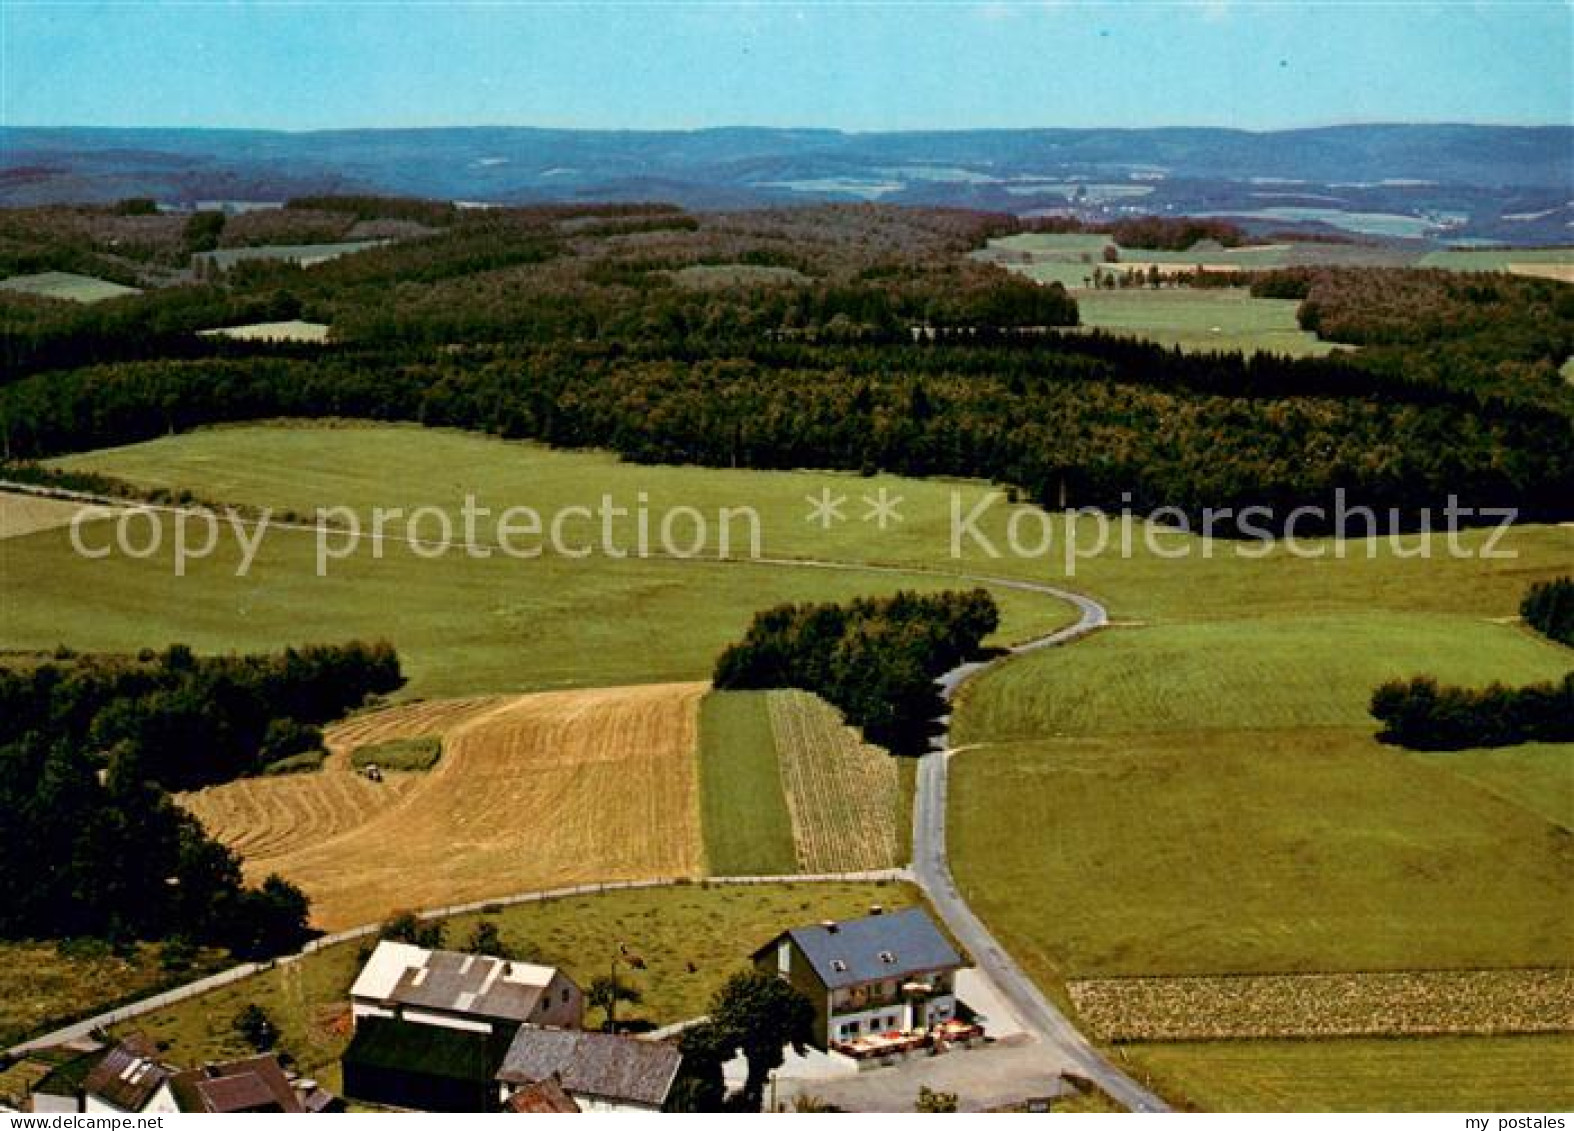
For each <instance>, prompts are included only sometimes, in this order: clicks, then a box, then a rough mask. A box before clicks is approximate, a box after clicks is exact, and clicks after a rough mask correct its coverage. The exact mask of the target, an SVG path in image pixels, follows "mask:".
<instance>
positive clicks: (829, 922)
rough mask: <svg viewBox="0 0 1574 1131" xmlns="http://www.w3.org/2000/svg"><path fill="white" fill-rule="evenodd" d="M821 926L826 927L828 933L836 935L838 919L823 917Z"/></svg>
mask: <svg viewBox="0 0 1574 1131" xmlns="http://www.w3.org/2000/svg"><path fill="white" fill-rule="evenodd" d="M820 926H822V927H824V928H825V930H826V933H828V934H832V935H834V934H835V933H836V920H835V919H822V920H820Z"/></svg>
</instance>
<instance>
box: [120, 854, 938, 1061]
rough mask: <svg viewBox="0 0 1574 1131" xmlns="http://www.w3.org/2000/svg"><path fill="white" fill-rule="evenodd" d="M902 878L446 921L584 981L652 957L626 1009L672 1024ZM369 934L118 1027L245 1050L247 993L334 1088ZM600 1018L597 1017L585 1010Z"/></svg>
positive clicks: (182, 1044) (175, 1056) (656, 892)
mask: <svg viewBox="0 0 1574 1131" xmlns="http://www.w3.org/2000/svg"><path fill="white" fill-rule="evenodd" d="M920 898H921V897H920V896H919V894H918V892H917V890H916V889H915V888H913V887H912V886H910V885H908V884H901V883H799V884H794V883H783V884H763V885H749V886H746V887H722V886H707V885H705V884H704V883H693V884H685V885H678V886H672V887H664V888H654V889H645V890H633V891H619V892H612V893H607V894H604V895H583V896H572V897H565V898H561V899H551V900H544V901H539V902H531V903H522V904H515V905H512V906H508V907H503V908H499V909H498V910H497V911H495V912H490V913H489V912H482V913H477V914H470V915H462V916H457V917H454V918H451V919H447V920H444V926H445V942H446V944H447V945H449V946H452V947H459V946H463V945H464V943H465V940H466V939H467V938H468V937H469V935H470V933H471V932H472V931H473V930H474V929H475V926H476V924H477V923H478V922H480V921H482V920H486V921H489V922H491V923H493V924H495V925H496V926H497V928H498V930H499V932H500V934H501V937H502V940H503V944H504V946H505V947H506V948H507V949H508V951H509V952H510V953H511V954H512V955H514V956H515V957H516V958H518V959H520V960H522V961H526V962H538V963H545V964H551V965H556V966H560V967H561V968H562V969H563V970H564V971H565V972H567V974H568V975H569V976H570V977H572V978H574V979H575V980H576V981H577V982H579V984H580V985H582V986H588V985H589V984H590V982H591V980H592V979H594V978H595V977H597V976H599V975H605V974H606V972H607V967H608V964H609V963H610V962H611V960H612V955H613V954H614V952H615V951H616V947H617V944H618V943H619V942H622V943H624V944H625V945H626V946H627V947H628V949H629V951H630V952H632V953H634V954H637V955H639V956H640V957H641V958H642V959H643V960H644V962H645V967H644V968H643V969H641V970H633V969H629V968H628V967H624V969H623V970H622V971H620V973H619V978H620V979H621V980H622V981H624V982H625V984H633V985H634V986H636V987H637V988H638V990H639V992H640V994H641V997H642V999H643V1000H642V1001H641V1002H640V1003H639V1004H637V1005H622V1006H620V1007H619V1016H620V1019H625V1020H628V1019H636V1018H637V1019H642V1020H644V1021H647V1022H649V1023H650V1024H652V1025H669V1024H672V1023H674V1022H677V1021H682V1020H685V1019H688V1018H692V1017H698V1016H700V1015H701V1014H703V1013H704V1012H705V1009H706V1007H707V1006H708V1004H709V1002H710V998H711V995H712V994H713V993H714V992H715V991H716V989H717V988H718V987H719V986H720V985H721V984H722V983H723V982H724V981H726V979H727V977H728V976H729V975H730V974H732V973H733V972H735V971H736V970H738V969H740V968H743V967H745V966H747V965H748V962H749V955H750V954H751V952H752V951H753V950H754V949H755V948H756V947H758V946H762V945H764V944H765V943H766V942H768V941H770V939H771V938H772V937H773V936H774V935H775V934H776V933H777V932H779V931H780V930H781V929H782V926H783V925H784V924H797V923H816V922H820V921H821V920H824V919H831V918H837V919H841V918H851V917H855V916H858V915H864V914H867V913H868V910H869V908H870V907H871V906H872V905H874V904H880V905H881V906H883V907H886V908H888V909H892V910H897V909H900V908H902V907H908V906H913V905H915V904H918V903H919V902H920ZM367 945H368V944H367V943H364V942H360V943H358V942H349V943H341V944H339V945H337V946H332V947H328V948H325V949H323V950H319V951H316V952H314V953H313V954H311V955H310V956H308V957H306V958H304V959H301V960H299V961H297V962H292V963H288V964H284V965H278V966H274V967H272V968H271V969H268V970H265V971H263V972H262V973H260V974H257V975H255V976H253V977H250V978H246V979H244V980H242V981H240V982H236V983H233V984H231V985H228V986H224V987H221V988H219V989H216V990H213V991H211V992H209V993H206V994H203V995H201V996H199V997H195V998H192V999H189V1000H187V1001H183V1002H179V1003H177V1004H175V1005H171V1006H167V1007H165V1008H163V1009H160V1010H157V1011H155V1012H153V1013H150V1014H147V1015H145V1016H143V1017H139V1018H137V1019H135V1020H133V1021H130V1022H126V1023H125V1024H123V1025H121V1026H120V1027H118V1029H117V1030H116V1032H117V1033H122V1034H123V1033H127V1032H131V1031H141V1032H143V1033H146V1034H147V1035H148V1036H149V1037H151V1038H152V1039H154V1040H156V1041H159V1042H161V1043H167V1045H168V1049H167V1051H168V1054H169V1056H170V1059H172V1060H174V1061H176V1062H177V1063H197V1064H200V1063H202V1062H204V1061H209V1060H222V1059H226V1058H232V1057H236V1056H243V1055H247V1054H248V1053H249V1049H248V1047H247V1046H246V1045H245V1044H244V1043H243V1042H242V1041H241V1039H240V1037H239V1035H238V1034H237V1033H236V1032H235V1031H234V1028H233V1025H232V1022H233V1020H234V1018H235V1016H236V1015H237V1014H238V1013H239V1012H240V1011H241V1010H242V1009H244V1008H245V1007H246V1006H247V1005H249V1004H257V1005H260V1006H262V1007H263V1008H264V1009H266V1010H267V1012H268V1014H269V1016H270V1017H271V1018H272V1019H273V1020H274V1022H275V1024H277V1025H278V1027H279V1029H280V1032H281V1038H280V1048H281V1049H282V1050H283V1051H285V1052H288V1053H289V1054H290V1056H291V1057H293V1058H294V1061H295V1067H296V1068H297V1070H299V1071H300V1072H302V1073H303V1074H305V1075H307V1076H311V1077H313V1078H315V1079H317V1080H318V1081H319V1082H320V1083H321V1084H322V1085H323V1086H324V1087H326V1088H328V1089H330V1090H337V1089H338V1086H339V1084H340V1079H339V1056H340V1054H341V1053H342V1052H343V1051H344V1048H345V1046H346V1045H347V1044H348V1043H349V1039H350V1027H349V1017H348V1015H349V990H350V985H351V983H352V982H353V981H354V978H355V975H356V973H357V972H358V971H359V969H360V965H361V956H362V953H363V949H364V948H365V947H366V946H367ZM590 1020H591V1022H592V1023H594V1021H595V1018H594V1016H593V1017H592V1018H591V1019H590Z"/></svg>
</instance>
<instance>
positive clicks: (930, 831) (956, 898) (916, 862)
mask: <svg viewBox="0 0 1574 1131" xmlns="http://www.w3.org/2000/svg"><path fill="white" fill-rule="evenodd" d="M990 580H991V582H992V583H994V584H1009V585H1010V586H1011V587H1012V588H1021V589H1028V590H1031V591H1033V592H1037V593H1043V594H1045V595H1046V596H1051V597H1058V598H1059V599H1061V600H1063V601H1069V602H1070V603H1071V604H1073V605H1075V606H1076V607H1077V610H1078V612H1079V613H1080V614H1081V616H1080V618H1079V619H1078V620H1077V622H1076V623H1075V624H1073V625H1071V626H1069V627H1067V628H1063V629H1061V630H1060V631H1059V632H1052V633H1050V634H1049V635H1048V636H1042V637H1039V638H1038V639H1037V640H1033V641H1030V642H1029V643H1027V644H1022V645H1019V646H1018V647H1016V648H1013V649H1011V652H1010V655H1020V654H1022V653H1024V652H1032V651H1036V650H1037V649H1040V648H1053V647H1055V646H1057V645H1060V644H1067V643H1070V642H1071V641H1073V640H1078V639H1080V638H1081V637H1083V636H1086V635H1087V634H1088V633H1090V632H1092V631H1094V630H1095V629H1098V628H1101V627H1103V626H1104V625H1106V624H1108V623H1109V615H1108V613H1107V612H1106V611H1105V609H1104V606H1103V605H1100V604H1099V603H1098V602H1097V601H1094V600H1093V599H1092V598H1090V597H1085V596H1083V595H1082V594H1080V593H1071V592H1067V591H1066V590H1062V589H1055V588H1053V587H1051V586H1048V585H1038V584H1036V583H1033V582H1010V583H1004V582H1000V581H997V580H995V579H990ZM1010 655H1008V656H1007V657H1003V659H1009V658H1010ZM999 662H1001V660H995V661H985V662H975V663H970V664H963V665H962V666H961V667H958V668H956V669H955V670H953V671H950V672H947V673H946V674H945V675H944V676H943V677H941V679H940V681H939V683H940V687H941V693H942V694H943V695H944V697H945V700H946V702H947V703H948V704H949V703H950V702H951V701H952V700H953V699H954V698H955V696H956V693H957V691H958V690H959V689H960V688H961V687H962V685H963V684H964V683H966V682H967V680H968V679H970V678H972V677H973V676H975V675H977V674H978V673H979V672H981V671H984V670H985V669H987V668H989V667H990V666H992V664H994V663H999ZM945 722H946V730H945V732H944V733H943V734H942V735H941V736H940V738H939V739H937V749H935V750H933V751H931V752H930V753H928V754H926V755H924V756H923V758H921V759H920V760H919V763H918V794H917V797H916V798H915V800H914V804H913V874H914V875H915V876H916V877H917V880H918V884H919V886H920V887H922V888H923V889H924V892H925V894H926V895H928V896H929V900H930V902H931V903H932V904H934V907H935V910H936V911H938V912H939V913H940V917H941V918H942V919H944V920H945V923H946V926H947V927H949V928H950V929H951V933H952V934H953V935H955V936H956V938H957V941H958V942H960V943H961V944H962V945H963V946H964V947H965V948H966V949H967V950H968V951H969V952H970V953H971V954H972V956H973V960H974V961H975V962H976V963H977V964H978V966H979V968H980V969H982V970H983V972H984V973H985V974H987V975H988V976H989V978H990V980H991V981H993V982H994V983H995V986H996V987H997V988H998V989H999V991H1000V993H1001V995H1002V996H1003V997H1004V998H1005V999H1006V1000H1007V1001H1008V1002H1009V1003H1010V1005H1011V1007H1012V1008H1013V1009H1014V1010H1015V1011H1016V1013H1017V1016H1018V1017H1019V1018H1020V1019H1021V1021H1022V1023H1023V1024H1024V1025H1025V1026H1027V1027H1028V1028H1029V1029H1031V1030H1032V1031H1033V1032H1034V1033H1036V1034H1037V1035H1038V1037H1039V1039H1040V1040H1041V1041H1043V1042H1044V1043H1045V1044H1046V1045H1048V1046H1050V1047H1051V1048H1052V1049H1053V1050H1054V1051H1055V1052H1056V1053H1058V1054H1059V1055H1060V1056H1062V1057H1064V1058H1065V1059H1066V1060H1067V1061H1069V1062H1071V1063H1072V1064H1074V1065H1076V1066H1077V1068H1078V1069H1079V1070H1080V1071H1081V1072H1082V1074H1083V1075H1084V1076H1086V1077H1087V1078H1088V1079H1090V1080H1092V1081H1094V1082H1095V1083H1096V1084H1098V1085H1099V1087H1101V1088H1103V1089H1104V1090H1105V1091H1106V1092H1108V1093H1109V1094H1110V1095H1111V1096H1113V1097H1114V1098H1115V1099H1116V1100H1118V1101H1120V1102H1121V1103H1122V1104H1125V1105H1126V1106H1127V1107H1128V1108H1130V1109H1131V1110H1132V1111H1142V1112H1153V1111H1168V1110H1169V1108H1168V1107H1167V1106H1166V1105H1165V1103H1164V1101H1163V1100H1161V1099H1159V1097H1158V1096H1156V1095H1154V1094H1153V1093H1152V1092H1150V1091H1148V1090H1147V1089H1146V1088H1144V1087H1142V1086H1141V1085H1140V1084H1138V1083H1137V1082H1136V1081H1135V1080H1132V1079H1131V1078H1130V1077H1129V1076H1127V1075H1126V1074H1125V1073H1124V1072H1122V1071H1121V1070H1120V1069H1118V1068H1116V1067H1115V1065H1113V1064H1111V1063H1110V1062H1109V1061H1108V1060H1106V1059H1105V1058H1104V1056H1103V1055H1102V1054H1100V1053H1099V1051H1098V1050H1097V1049H1095V1048H1094V1047H1093V1046H1092V1044H1090V1043H1089V1042H1088V1040H1087V1038H1085V1037H1084V1036H1083V1035H1082V1034H1081V1033H1079V1032H1077V1029H1076V1027H1075V1026H1074V1025H1072V1024H1071V1022H1070V1021H1068V1020H1067V1019H1066V1016H1065V1014H1063V1013H1061V1012H1060V1010H1059V1009H1057V1008H1055V1006H1054V1004H1053V1003H1052V1002H1050V1000H1049V999H1048V998H1046V997H1045V996H1044V994H1043V993H1042V992H1041V991H1040V990H1039V988H1038V987H1037V986H1036V985H1034V984H1033V981H1032V979H1030V978H1029V977H1028V976H1027V975H1026V974H1025V973H1023V971H1022V968H1021V967H1020V966H1018V965H1017V963H1016V961H1015V960H1014V959H1013V958H1012V957H1011V955H1010V954H1008V953H1007V952H1006V949H1005V947H1003V946H1001V945H1000V942H999V941H998V940H997V939H996V938H995V936H994V935H992V934H991V933H990V931H989V928H988V927H986V926H984V924H983V922H982V921H981V920H980V919H979V918H978V916H977V915H975V914H974V913H973V909H972V908H971V907H969V906H968V905H967V901H966V900H965V899H963V898H962V893H961V892H959V891H958V890H957V887H956V880H955V879H954V878H952V875H951V864H950V859H949V857H948V856H947V854H946V776H947V775H946V771H947V768H948V766H949V763H950V757H951V752H950V717H949V716H947V718H946V720H945Z"/></svg>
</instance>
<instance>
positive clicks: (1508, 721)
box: [1371, 672, 1574, 750]
mask: <svg viewBox="0 0 1574 1131" xmlns="http://www.w3.org/2000/svg"><path fill="white" fill-rule="evenodd" d="M1371 711H1372V715H1373V717H1374V718H1376V719H1377V720H1378V721H1379V722H1380V723H1382V724H1383V730H1382V733H1381V734H1380V735H1379V736H1378V737H1379V738H1381V739H1382V740H1383V741H1384V742H1392V743H1394V744H1395V745H1398V746H1405V747H1409V748H1410V749H1412V750H1465V749H1469V748H1471V747H1477V746H1514V745H1517V744H1519V743H1521V742H1570V741H1574V672H1570V673H1569V674H1568V675H1566V676H1564V677H1563V679H1562V681H1561V682H1558V683H1534V684H1530V685H1529V686H1526V687H1506V686H1504V685H1503V684H1500V683H1494V684H1492V685H1490V686H1488V687H1484V688H1470V687H1442V686H1439V685H1438V682H1437V680H1435V679H1432V678H1430V677H1428V676H1421V677H1418V678H1416V679H1411V680H1391V681H1389V682H1388V683H1385V684H1383V685H1382V686H1381V687H1379V688H1378V689H1377V690H1376V691H1375V692H1373V693H1372V704H1371Z"/></svg>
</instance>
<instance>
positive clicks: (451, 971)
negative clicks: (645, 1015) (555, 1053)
mask: <svg viewBox="0 0 1574 1131" xmlns="http://www.w3.org/2000/svg"><path fill="white" fill-rule="evenodd" d="M350 1008H351V1011H352V1012H353V1013H354V1015H355V1019H356V1021H357V1022H359V1021H360V1020H361V1019H363V1018H366V1017H379V1018H384V1019H387V1020H397V1021H406V1022H409V1023H411V1024H416V1025H436V1026H440V1027H443V1028H449V1029H462V1030H466V1031H469V1032H475V1033H499V1034H503V1035H505V1036H506V1035H507V1034H509V1033H512V1032H513V1031H514V1030H516V1029H518V1028H519V1027H520V1026H521V1025H535V1026H546V1027H552V1028H559V1029H578V1028H580V1027H581V1025H583V1023H584V1019H585V995H584V994H583V993H582V992H581V991H580V988H579V987H578V986H577V985H575V984H574V982H573V980H572V979H570V978H569V977H568V976H567V975H565V974H564V973H563V972H562V971H561V970H558V969H556V968H555V967H551V966H535V965H532V964H531V963H528V962H511V961H509V960H507V959H504V958H493V957H491V956H489V955H484V954H460V953H457V952H455V951H451V950H426V949H425V948H423V947H419V946H411V945H410V944H408V943H400V942H389V941H387V940H384V941H382V942H379V943H378V944H377V949H376V950H374V951H373V952H372V954H371V957H370V958H368V959H367V960H366V965H365V966H363V967H362V968H361V973H360V975H359V976H358V977H357V978H356V979H355V985H354V986H352V987H351V988H350Z"/></svg>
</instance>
